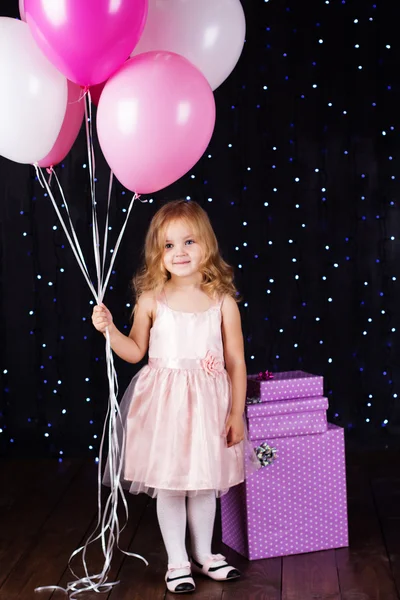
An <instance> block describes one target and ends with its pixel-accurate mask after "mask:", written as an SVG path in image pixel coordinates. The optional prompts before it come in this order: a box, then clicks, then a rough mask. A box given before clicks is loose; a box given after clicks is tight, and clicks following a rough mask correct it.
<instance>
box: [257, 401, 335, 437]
mask: <svg viewBox="0 0 400 600" xmlns="http://www.w3.org/2000/svg"><path fill="white" fill-rule="evenodd" d="M327 408H328V400H327V398H300V399H298V400H279V401H276V402H274V401H271V402H263V403H261V404H251V405H248V406H247V407H246V415H247V423H248V430H249V438H250V439H251V440H259V439H261V438H266V437H274V438H275V437H286V436H291V435H307V434H309V433H324V432H325V431H326V430H327V427H328V424H327V420H326V411H327Z"/></svg>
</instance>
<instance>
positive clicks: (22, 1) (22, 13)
mask: <svg viewBox="0 0 400 600" xmlns="http://www.w3.org/2000/svg"><path fill="white" fill-rule="evenodd" d="M19 16H20V17H21V21H26V17H25V0H19Z"/></svg>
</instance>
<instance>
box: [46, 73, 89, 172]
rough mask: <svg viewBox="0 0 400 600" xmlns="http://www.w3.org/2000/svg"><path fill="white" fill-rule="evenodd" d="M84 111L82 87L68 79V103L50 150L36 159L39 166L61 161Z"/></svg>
mask: <svg viewBox="0 0 400 600" xmlns="http://www.w3.org/2000/svg"><path fill="white" fill-rule="evenodd" d="M84 113H85V105H84V100H83V98H82V88H81V87H80V86H79V85H76V84H75V83H72V81H68V103H67V110H66V111H65V117H64V121H63V124H62V126H61V130H60V133H59V134H58V138H57V140H56V142H55V144H54V146H53V148H52V149H51V150H50V152H49V153H48V154H47V155H46V156H45V157H44V158H42V159H41V160H39V161H38V165H39V166H40V167H51V166H53V165H56V164H58V163H59V162H61V161H62V160H63V159H64V158H65V157H66V156H67V154H68V152H69V151H70V150H71V148H72V146H73V144H74V142H75V140H76V138H77V137H78V133H79V130H80V128H81V125H82V121H83V115H84Z"/></svg>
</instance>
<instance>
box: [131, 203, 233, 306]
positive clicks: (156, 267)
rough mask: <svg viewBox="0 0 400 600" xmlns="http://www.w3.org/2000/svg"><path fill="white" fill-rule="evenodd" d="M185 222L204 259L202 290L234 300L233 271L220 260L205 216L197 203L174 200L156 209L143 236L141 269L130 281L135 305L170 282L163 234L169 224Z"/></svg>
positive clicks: (202, 264)
mask: <svg viewBox="0 0 400 600" xmlns="http://www.w3.org/2000/svg"><path fill="white" fill-rule="evenodd" d="M177 220H183V221H186V223H188V224H189V225H190V227H191V228H193V233H194V234H195V235H196V236H198V240H199V244H200V245H201V247H202V249H203V252H204V258H203V261H202V263H201V265H200V272H201V274H202V277H203V280H202V283H201V287H202V290H203V291H204V292H205V293H206V294H207V295H208V296H210V297H211V298H218V297H220V296H223V295H225V294H228V295H229V296H232V298H234V299H235V300H237V291H236V287H235V285H234V283H233V269H232V267H231V266H230V265H228V263H226V262H225V261H224V259H223V258H222V256H221V254H220V251H219V248H218V242H217V238H216V237H215V233H214V230H213V228H212V225H211V223H210V219H209V218H208V215H207V213H206V212H205V211H204V210H203V209H202V208H201V206H199V204H197V202H193V201H189V202H188V201H186V200H174V201H172V202H168V203H167V204H165V205H164V206H163V207H162V208H160V209H159V210H158V211H157V212H156V214H155V215H154V217H153V219H152V220H151V223H150V227H149V229H148V232H147V235H146V241H145V246H144V261H143V266H142V268H141V269H140V270H139V271H138V273H137V274H136V275H135V277H134V278H133V281H132V284H133V290H134V293H135V297H136V301H137V300H138V299H139V297H140V295H141V294H142V293H143V292H146V291H154V292H155V293H160V292H161V291H162V289H163V287H164V285H165V283H166V282H167V281H168V280H169V279H170V278H171V275H170V273H169V272H168V271H167V270H166V268H165V267H164V262H163V255H164V249H165V239H166V230H167V227H168V225H169V224H170V223H171V222H172V221H177Z"/></svg>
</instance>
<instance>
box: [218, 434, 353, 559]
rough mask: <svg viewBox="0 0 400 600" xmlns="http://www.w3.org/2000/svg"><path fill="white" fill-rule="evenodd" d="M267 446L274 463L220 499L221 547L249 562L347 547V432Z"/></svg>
mask: <svg viewBox="0 0 400 600" xmlns="http://www.w3.org/2000/svg"><path fill="white" fill-rule="evenodd" d="M262 441H265V440H263V439H261V440H259V443H261V442H262ZM268 443H269V444H270V446H273V447H275V448H276V449H277V459H276V460H275V462H274V463H273V464H272V465H270V466H267V467H264V468H262V469H260V470H259V471H257V472H255V473H252V474H250V475H249V476H248V477H247V479H246V480H245V482H244V483H242V484H240V485H238V486H235V487H233V488H231V489H230V490H229V492H228V493H227V494H226V495H225V496H223V497H222V498H221V508H222V540H223V542H224V543H225V544H227V545H228V546H230V547H231V548H233V549H234V550H236V551H237V552H239V553H240V554H243V555H244V556H247V557H248V558H249V559H250V560H256V559H261V558H269V557H273V556H286V555H289V554H300V553H304V552H314V551H317V550H327V549H331V548H340V547H344V546H348V527H347V498H346V472H345V453H344V431H343V429H342V428H341V427H337V426H336V425H331V424H328V429H327V431H326V433H322V434H315V435H303V436H293V437H282V438H269V439H268ZM255 445H256V443H255Z"/></svg>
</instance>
